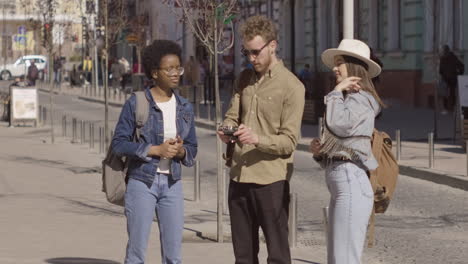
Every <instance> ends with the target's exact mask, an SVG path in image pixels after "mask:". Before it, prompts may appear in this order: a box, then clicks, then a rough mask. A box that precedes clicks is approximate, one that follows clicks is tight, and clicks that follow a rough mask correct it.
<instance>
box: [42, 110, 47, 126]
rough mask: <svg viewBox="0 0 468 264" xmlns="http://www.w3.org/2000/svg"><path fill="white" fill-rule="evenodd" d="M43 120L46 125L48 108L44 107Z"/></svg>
mask: <svg viewBox="0 0 468 264" xmlns="http://www.w3.org/2000/svg"><path fill="white" fill-rule="evenodd" d="M42 111H43V113H42V120H44V124H45V123H46V122H47V108H45V107H43V108H42Z"/></svg>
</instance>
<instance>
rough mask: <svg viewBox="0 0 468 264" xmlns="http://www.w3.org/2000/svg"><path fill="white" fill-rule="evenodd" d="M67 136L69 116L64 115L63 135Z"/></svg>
mask: <svg viewBox="0 0 468 264" xmlns="http://www.w3.org/2000/svg"><path fill="white" fill-rule="evenodd" d="M66 136H67V116H62V137H66Z"/></svg>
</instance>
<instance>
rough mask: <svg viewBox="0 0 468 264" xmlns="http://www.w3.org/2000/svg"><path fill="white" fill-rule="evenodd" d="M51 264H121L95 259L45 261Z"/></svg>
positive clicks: (54, 259) (53, 259) (55, 259)
mask: <svg viewBox="0 0 468 264" xmlns="http://www.w3.org/2000/svg"><path fill="white" fill-rule="evenodd" d="M45 261H46V262H47V263H50V264H121V263H120V262H116V261H113V260H106V259H93V258H74V257H68V258H51V259H46V260H45Z"/></svg>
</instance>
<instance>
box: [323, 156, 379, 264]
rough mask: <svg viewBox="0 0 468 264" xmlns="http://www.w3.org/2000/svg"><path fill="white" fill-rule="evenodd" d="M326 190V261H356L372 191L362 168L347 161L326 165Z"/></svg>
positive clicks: (348, 263)
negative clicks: (327, 201) (327, 206)
mask: <svg viewBox="0 0 468 264" xmlns="http://www.w3.org/2000/svg"><path fill="white" fill-rule="evenodd" d="M326 182H327V186H328V190H329V191H330V194H331V198H330V205H329V208H328V212H329V235H328V264H359V263H361V256H362V251H363V248H364V242H365V238H366V231H367V225H368V223H369V217H370V215H371V212H372V207H373V201H374V194H373V191H372V186H371V184H370V181H369V178H368V177H367V174H366V171H365V170H364V169H362V168H361V167H359V166H357V165H356V164H354V163H351V162H333V163H331V164H330V165H329V166H327V169H326Z"/></svg>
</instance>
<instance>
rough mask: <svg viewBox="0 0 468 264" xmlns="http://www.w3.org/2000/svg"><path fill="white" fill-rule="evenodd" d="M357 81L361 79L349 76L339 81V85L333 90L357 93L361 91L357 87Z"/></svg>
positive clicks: (359, 87) (358, 86)
mask: <svg viewBox="0 0 468 264" xmlns="http://www.w3.org/2000/svg"><path fill="white" fill-rule="evenodd" d="M359 81H361V78H359V77H355V76H351V77H348V78H346V79H344V80H343V81H341V82H340V83H339V84H337V85H336V86H335V90H336V91H339V92H343V91H347V92H357V91H359V90H360V89H361V86H360V85H359Z"/></svg>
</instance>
